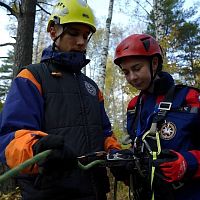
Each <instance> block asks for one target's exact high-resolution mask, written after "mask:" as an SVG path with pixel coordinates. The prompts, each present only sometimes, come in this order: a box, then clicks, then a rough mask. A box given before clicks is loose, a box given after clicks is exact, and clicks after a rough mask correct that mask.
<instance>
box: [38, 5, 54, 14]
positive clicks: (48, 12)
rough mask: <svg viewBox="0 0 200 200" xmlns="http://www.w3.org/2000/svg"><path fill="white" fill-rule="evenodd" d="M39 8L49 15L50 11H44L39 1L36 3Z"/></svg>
mask: <svg viewBox="0 0 200 200" xmlns="http://www.w3.org/2000/svg"><path fill="white" fill-rule="evenodd" d="M36 5H37V6H38V7H39V8H40V9H41V10H43V11H44V12H45V13H47V14H48V15H51V13H49V12H48V11H46V10H45V9H44V8H43V7H42V6H41V5H40V4H39V3H37V4H36Z"/></svg>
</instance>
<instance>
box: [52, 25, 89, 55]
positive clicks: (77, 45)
mask: <svg viewBox="0 0 200 200" xmlns="http://www.w3.org/2000/svg"><path fill="white" fill-rule="evenodd" d="M62 31H63V27H62V26H57V27H56V26H54V27H51V29H50V35H51V38H52V39H53V40H54V39H55V38H56V37H57V36H59V35H60V34H61V33H62ZM90 34H91V31H90V28H89V26H87V25H84V24H78V23H77V24H76V23H74V24H68V25H66V27H65V29H64V34H63V35H62V36H61V37H59V38H58V39H57V40H56V46H57V48H58V50H59V51H63V52H70V51H78V52H84V51H85V49H86V46H87V42H88V37H89V36H90Z"/></svg>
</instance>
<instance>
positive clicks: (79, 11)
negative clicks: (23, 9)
mask: <svg viewBox="0 0 200 200" xmlns="http://www.w3.org/2000/svg"><path fill="white" fill-rule="evenodd" d="M52 23H55V24H68V23H83V24H87V25H88V26H90V28H91V30H92V32H93V33H94V32H96V27H95V17H94V14H93V12H92V9H91V8H90V7H89V5H88V4H87V3H86V2H85V1H84V0H60V1H58V3H57V4H56V5H55V6H54V9H53V12H52V14H51V16H50V18H49V21H48V26H47V32H49V31H50V27H51V24H52Z"/></svg>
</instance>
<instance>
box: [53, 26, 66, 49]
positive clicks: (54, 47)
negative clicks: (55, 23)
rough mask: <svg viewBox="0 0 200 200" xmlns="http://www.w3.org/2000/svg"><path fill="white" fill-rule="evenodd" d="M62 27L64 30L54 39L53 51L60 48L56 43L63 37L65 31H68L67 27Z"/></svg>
mask: <svg viewBox="0 0 200 200" xmlns="http://www.w3.org/2000/svg"><path fill="white" fill-rule="evenodd" d="M62 28H63V30H62V32H61V33H60V34H59V35H58V36H57V37H56V38H54V40H53V46H52V49H53V51H55V50H56V48H57V49H59V47H58V46H57V45H56V41H57V39H58V38H59V37H61V36H62V35H63V34H64V33H65V31H66V29H65V27H63V26H62Z"/></svg>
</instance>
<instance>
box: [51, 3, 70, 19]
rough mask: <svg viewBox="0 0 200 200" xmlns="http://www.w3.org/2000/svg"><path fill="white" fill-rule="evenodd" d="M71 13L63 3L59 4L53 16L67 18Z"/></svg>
mask: <svg viewBox="0 0 200 200" xmlns="http://www.w3.org/2000/svg"><path fill="white" fill-rule="evenodd" d="M68 13H69V10H68V9H67V8H66V7H65V5H64V4H63V3H58V4H57V5H56V6H55V8H54V9H53V12H52V15H57V16H65V15H67V14H68Z"/></svg>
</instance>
